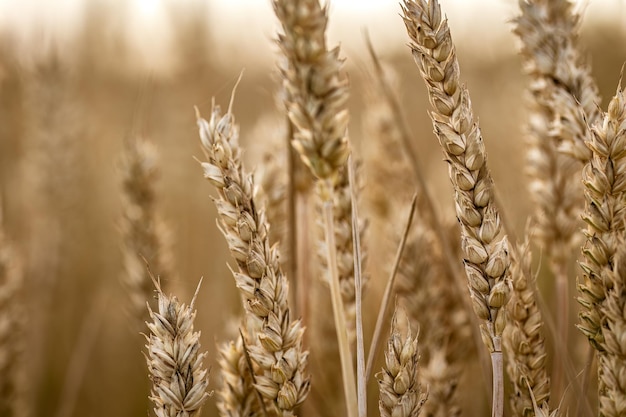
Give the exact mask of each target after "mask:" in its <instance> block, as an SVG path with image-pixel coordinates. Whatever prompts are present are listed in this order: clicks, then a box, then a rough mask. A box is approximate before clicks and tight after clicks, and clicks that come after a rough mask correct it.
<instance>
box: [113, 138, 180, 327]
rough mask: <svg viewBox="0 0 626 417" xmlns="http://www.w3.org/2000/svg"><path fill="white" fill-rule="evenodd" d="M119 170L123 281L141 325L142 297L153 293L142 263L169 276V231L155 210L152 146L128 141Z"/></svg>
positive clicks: (138, 140)
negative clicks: (121, 206)
mask: <svg viewBox="0 0 626 417" xmlns="http://www.w3.org/2000/svg"><path fill="white" fill-rule="evenodd" d="M121 173H122V186H123V215H122V224H121V229H122V234H123V242H124V246H123V256H124V268H125V273H124V275H123V277H122V283H123V284H124V286H125V287H126V290H127V293H128V296H129V299H130V310H131V311H130V313H131V318H132V319H133V320H134V321H136V322H137V324H142V323H143V322H144V321H146V320H147V319H148V317H147V315H146V306H145V300H147V299H149V298H150V296H151V293H152V281H151V279H150V275H149V272H148V271H147V270H146V267H145V262H146V261H147V262H148V263H149V264H150V265H151V268H152V270H154V271H156V272H157V274H158V275H159V276H161V277H169V276H170V256H169V255H170V254H169V250H168V249H169V248H168V246H167V240H168V239H167V237H168V234H167V231H166V228H165V225H164V224H163V222H162V221H161V219H160V218H159V216H158V214H157V210H156V195H155V190H154V188H155V183H156V180H157V178H158V175H159V172H158V160H157V153H156V149H155V148H154V146H153V145H152V144H151V143H150V142H148V141H147V140H145V139H142V138H133V139H129V140H127V141H126V142H125V150H124V155H123V158H122V163H121Z"/></svg>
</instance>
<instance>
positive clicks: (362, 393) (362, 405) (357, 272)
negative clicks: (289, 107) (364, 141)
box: [348, 156, 367, 417]
mask: <svg viewBox="0 0 626 417" xmlns="http://www.w3.org/2000/svg"><path fill="white" fill-rule="evenodd" d="M354 171H355V169H354V161H353V160H352V156H349V157H348V182H349V188H350V201H351V203H352V204H351V205H352V242H353V248H354V292H355V306H356V320H355V321H356V323H355V325H356V357H357V359H356V365H357V401H358V411H359V413H358V415H359V417H367V390H366V385H367V376H366V374H365V350H364V346H363V306H362V298H363V285H362V283H363V281H362V274H361V239H360V229H361V228H360V227H359V213H358V209H357V204H356V203H357V199H356V184H355V182H356V180H355V176H356V174H355V172H354Z"/></svg>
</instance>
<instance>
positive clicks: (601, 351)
mask: <svg viewBox="0 0 626 417" xmlns="http://www.w3.org/2000/svg"><path fill="white" fill-rule="evenodd" d="M591 131H592V137H591V141H590V142H589V143H588V146H589V149H590V150H591V152H592V157H591V159H590V160H589V162H588V163H587V164H586V165H585V167H584V170H583V184H584V185H585V198H586V201H587V204H586V210H585V214H584V217H583V219H584V220H585V222H586V223H587V230H586V233H585V235H586V236H587V240H586V242H585V245H584V247H583V254H584V255H585V261H584V262H583V263H582V264H581V267H582V269H583V282H581V283H579V286H578V289H579V298H578V301H579V302H580V304H581V305H582V308H583V311H582V312H581V313H580V323H579V325H578V327H579V329H580V330H581V331H582V332H583V334H585V336H587V337H588V338H589V342H590V343H591V345H592V346H593V347H594V348H595V349H596V350H597V351H598V361H599V363H598V372H599V377H600V381H599V382H600V383H599V391H600V392H599V395H600V415H602V416H617V415H622V414H623V413H626V383H622V382H626V381H623V377H622V375H624V374H626V372H625V369H624V365H625V364H626V355H624V353H623V352H626V345H625V344H624V342H622V341H621V340H622V339H623V334H624V329H626V320H625V319H624V317H623V313H622V312H623V311H624V308H626V293H624V288H623V282H624V275H623V274H624V273H626V270H625V269H624V268H623V267H622V264H621V263H620V262H618V261H621V260H620V259H619V257H618V256H617V254H618V252H619V253H621V251H623V249H622V247H623V244H624V233H625V230H626V229H625V223H624V222H625V218H624V216H625V208H626V204H625V202H626V201H625V200H626V193H625V191H626V133H625V132H626V99H625V98H624V92H623V91H621V87H619V89H618V91H617V93H616V94H615V96H614V97H613V98H612V99H611V102H610V103H609V107H608V112H607V113H606V114H605V115H604V117H603V120H602V123H598V124H596V125H595V126H594V127H593V128H592V129H591ZM621 262H623V261H621Z"/></svg>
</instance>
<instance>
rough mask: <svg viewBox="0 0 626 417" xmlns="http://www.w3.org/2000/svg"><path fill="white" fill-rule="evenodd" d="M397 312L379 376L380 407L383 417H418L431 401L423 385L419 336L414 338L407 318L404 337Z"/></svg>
mask: <svg viewBox="0 0 626 417" xmlns="http://www.w3.org/2000/svg"><path fill="white" fill-rule="evenodd" d="M396 313H397V311H396ZM396 313H394V317H393V319H392V322H391V334H390V335H389V339H388V341H387V349H386V350H385V366H384V367H383V369H382V371H381V372H379V373H378V374H377V375H376V376H377V378H378V388H379V392H380V401H379V402H378V408H379V410H380V415H381V417H409V416H410V417H416V416H418V415H419V414H420V410H421V409H422V406H423V405H424V403H425V402H426V399H427V398H428V393H427V392H424V391H423V390H422V386H421V384H420V375H419V363H418V361H419V348H418V344H417V335H415V337H413V336H412V334H411V324H410V322H409V321H408V318H407V321H406V325H405V327H406V330H405V332H406V333H405V335H402V331H401V329H400V327H399V326H398V321H397V316H396Z"/></svg>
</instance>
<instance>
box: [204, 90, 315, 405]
mask: <svg viewBox="0 0 626 417" xmlns="http://www.w3.org/2000/svg"><path fill="white" fill-rule="evenodd" d="M231 104H232V102H231ZM198 126H199V130H200V139H201V143H202V146H203V148H204V150H205V153H206V156H207V158H208V162H202V168H203V170H204V176H205V178H206V179H207V180H209V182H210V183H211V184H212V185H213V186H214V187H215V188H216V189H217V191H218V198H216V199H215V200H214V201H215V204H216V206H217V211H218V214H219V216H220V221H219V224H220V229H221V231H222V233H223V234H224V237H225V238H226V241H227V242H228V247H229V248H230V251H231V254H232V256H233V257H234V258H235V260H236V261H237V266H238V271H233V275H234V277H235V281H236V284H237V287H238V288H239V290H240V291H241V294H242V296H243V298H244V307H245V310H246V320H247V325H248V327H249V329H250V333H249V334H248V335H247V336H248V338H249V340H248V344H249V352H250V356H251V358H252V360H253V361H254V362H255V363H256V364H257V365H258V367H259V370H260V371H259V374H258V375H256V380H257V383H256V385H255V387H256V389H257V390H258V391H259V392H260V393H261V394H262V395H263V397H264V398H265V399H266V400H267V401H268V402H269V403H270V405H271V409H272V410H275V412H276V413H278V415H282V416H291V415H293V413H294V409H295V407H296V406H298V405H299V404H301V403H302V401H304V399H305V398H306V395H307V393H308V391H309V378H308V375H307V374H306V370H305V368H306V363H307V352H306V351H304V350H303V348H302V335H303V332H304V329H303V328H302V326H301V323H300V321H299V320H292V319H291V317H290V310H289V305H288V297H289V284H288V282H287V279H286V277H285V276H284V275H283V272H282V270H281V268H280V265H279V261H278V258H279V256H278V250H277V248H276V247H271V246H270V242H269V237H268V230H269V225H268V223H267V221H266V219H265V214H264V212H263V211H262V210H257V205H256V203H255V198H254V195H253V188H254V183H253V179H252V176H251V175H250V174H248V173H247V172H246V171H245V170H244V169H243V165H242V161H241V149H240V148H239V145H238V140H239V132H238V126H237V125H236V124H235V120H234V116H233V114H232V112H231V111H230V109H229V111H228V113H226V114H225V115H222V114H221V110H220V108H219V106H215V105H214V106H213V109H212V111H211V118H210V119H209V121H206V120H204V119H202V118H200V116H199V114H198Z"/></svg>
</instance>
